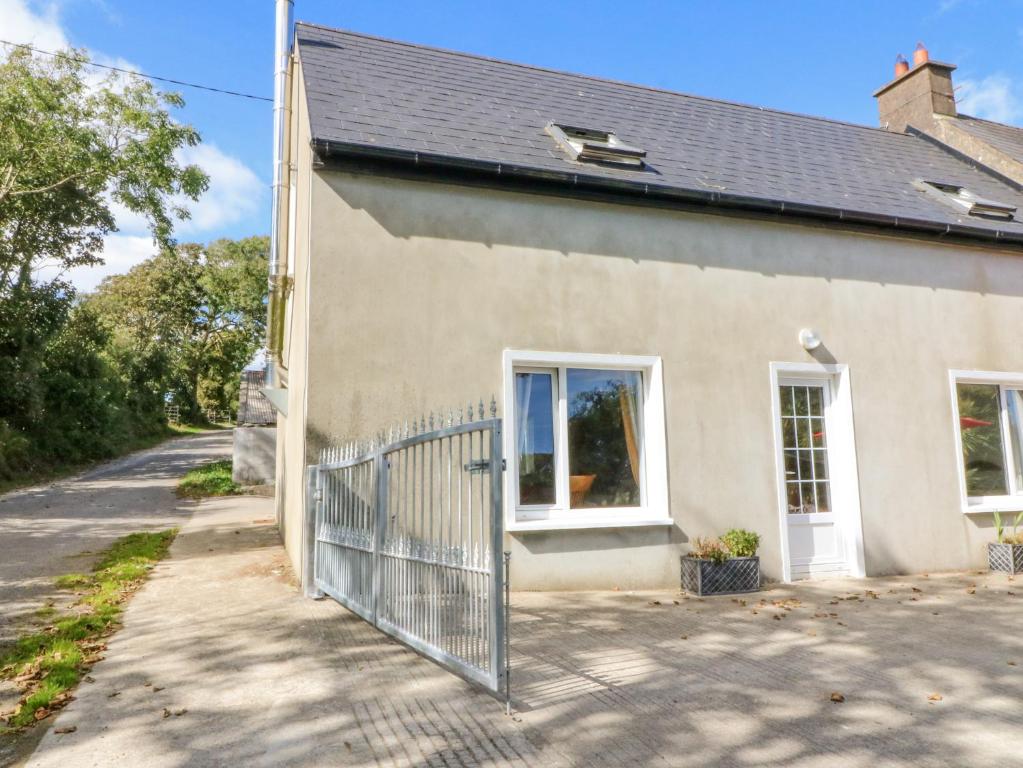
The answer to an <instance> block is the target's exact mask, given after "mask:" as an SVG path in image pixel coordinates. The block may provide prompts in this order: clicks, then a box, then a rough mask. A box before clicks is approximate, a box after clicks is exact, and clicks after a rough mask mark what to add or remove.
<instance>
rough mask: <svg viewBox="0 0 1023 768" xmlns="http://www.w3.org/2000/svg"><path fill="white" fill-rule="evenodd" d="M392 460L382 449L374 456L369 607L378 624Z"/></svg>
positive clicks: (382, 601)
mask: <svg viewBox="0 0 1023 768" xmlns="http://www.w3.org/2000/svg"><path fill="white" fill-rule="evenodd" d="M390 465H391V462H390V461H388V459H387V454H385V453H384V452H383V451H382V450H381V451H380V452H379V453H378V454H377V455H376V456H375V457H374V458H373V471H374V472H375V473H376V493H375V497H376V498H375V502H376V503H375V504H374V510H373V595H372V598H371V604H370V607H369V610H370V613H371V614H372V616H373V624H374V625H376V624H377V619H378V617H379V612H380V610H381V608H382V606H383V605H384V592H383V590H384V589H385V588H386V585H385V584H384V577H383V574H382V573H381V570H382V569H381V567H380V566H381V561H382V560H383V558H382V557H381V556H380V553H381V551H383V548H384V534H385V533H386V531H387V510H388V506H387V480H388V478H387V474H388V473H387V470H388V468H389V467H390Z"/></svg>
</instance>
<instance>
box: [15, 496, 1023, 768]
mask: <svg viewBox="0 0 1023 768" xmlns="http://www.w3.org/2000/svg"><path fill="white" fill-rule="evenodd" d="M271 519H272V504H271V502H270V500H269V499H258V498H235V499H219V500H210V501H206V502H203V503H202V504H201V505H200V507H199V508H198V509H197V510H196V513H195V515H194V516H193V517H192V518H191V519H190V520H189V522H188V523H187V524H186V526H185V527H184V529H183V531H182V534H181V535H180V536H179V537H178V539H177V540H176V541H175V543H174V545H173V547H172V549H171V557H170V558H169V559H168V560H166V561H164V562H163V563H161V564H160V565H159V566H158V567H157V569H156V570H155V572H154V574H153V578H152V579H151V580H150V581H149V582H148V583H147V584H146V586H145V587H144V588H143V589H142V590H141V591H140V592H139V594H138V595H136V597H135V598H134V599H133V601H132V603H131V604H130V605H129V607H128V610H127V612H126V616H125V626H124V628H123V629H122V630H121V631H120V632H119V633H118V634H117V635H115V636H114V637H113V638H112V639H111V642H110V644H109V650H108V653H107V658H106V659H105V660H103V661H101V662H100V663H99V664H97V665H96V667H94V669H93V671H92V677H93V678H94V679H95V682H93V683H91V684H84V685H82V686H81V687H80V689H79V691H78V694H77V700H76V701H74V702H72V704H71V705H70V706H69V707H68V708H67V709H66V710H65V711H64V712H63V713H62V714H61V715H60V716H59V719H58V721H57V725H58V726H62V727H63V728H72V727H73V728H75V730H74V731H73V732H71V733H57V732H56V729H51V730H50V731H49V732H48V733H47V735H46V736H45V738H44V740H43V742H42V743H41V744H40V747H39V749H38V750H37V751H36V752H35V754H34V755H33V756H32V758H31V759H30V760H29V762H28V765H29V766H32V768H77V767H78V766H114V765H146V766H150V767H153V768H177V767H178V766H235V765H246V766H325V765H344V766H543V767H544V768H547V766H779V767H780V766H798V767H800V768H804V767H809V766H814V767H816V766H821V767H823V766H829V767H831V766H840V767H856V768H859V767H862V768H868V767H869V768H876V767H877V766H899V767H904V768H910V766H912V767H913V768H919V767H920V766H942V767H943V768H944V767H946V766H970V767H971V768H986V767H987V766H991V767H992V768H994V767H995V766H997V767H998V768H1004V766H1008V765H1017V764H1019V762H1020V760H1019V756H1020V755H1023V728H1021V726H1023V708H1021V707H1020V702H1021V701H1023V602H1021V601H1023V597H1021V596H1018V595H1017V594H1014V593H1015V592H1016V588H1015V586H1014V585H1013V583H1012V582H1010V581H1008V580H1007V579H1006V577H1004V576H992V575H989V574H973V573H971V574H950V575H932V576H930V577H915V578H912V579H872V580H866V581H841V582H832V583H815V584H806V585H800V586H798V587H792V588H776V589H770V590H767V591H765V592H763V593H760V594H757V595H755V596H751V597H744V598H728V597H724V598H716V599H706V600H698V599H695V598H690V599H686V598H685V597H684V596H682V595H679V594H677V593H671V592H668V593H643V594H639V593H635V594H629V593H621V592H609V593H572V594H536V593H533V594H528V593H521V594H516V595H514V596H513V603H514V609H513V622H512V623H513V633H514V635H513V642H512V645H513V664H514V672H513V675H514V676H513V687H514V693H515V698H516V702H517V712H516V714H515V715H514V716H513V717H510V718H509V717H505V716H504V714H503V707H502V705H501V704H500V703H499V702H497V701H495V700H494V699H492V698H491V697H490V696H488V695H487V694H485V693H483V692H481V691H479V690H476V689H474V688H472V687H471V686H469V685H467V684H465V683H463V682H462V681H460V680H459V679H458V678H455V677H454V676H452V675H450V674H448V673H446V672H444V671H443V670H442V669H440V668H439V667H437V666H436V665H434V664H432V663H431V662H429V661H426V660H424V659H422V658H420V657H419V656H417V655H416V654H414V653H412V652H410V651H408V650H407V649H405V648H404V647H403V646H401V645H399V644H397V643H395V642H393V641H391V640H390V639H388V638H387V637H385V636H383V635H381V634H379V633H378V632H376V631H375V630H373V629H372V628H371V627H370V626H369V625H368V624H366V623H365V622H363V621H362V620H360V619H358V618H357V617H356V616H354V615H353V614H352V613H350V612H348V611H346V610H345V609H343V608H341V607H340V606H339V605H337V604H336V603H334V602H332V601H330V600H324V601H319V602H316V601H311V600H307V599H305V598H303V597H301V595H300V594H299V592H298V589H297V587H296V586H295V583H294V578H293V576H292V574H291V572H290V569H289V568H288V566H287V561H286V558H285V556H284V553H283V551H282V550H281V548H280V546H279V544H278V537H277V534H276V531H275V530H274V529H273V527H272V524H271ZM513 567H514V566H513ZM1020 586H1021V587H1023V584H1021V585H1020ZM1021 594H1023V591H1021ZM832 694H838V695H839V696H838V698H841V699H844V701H838V702H836V701H832Z"/></svg>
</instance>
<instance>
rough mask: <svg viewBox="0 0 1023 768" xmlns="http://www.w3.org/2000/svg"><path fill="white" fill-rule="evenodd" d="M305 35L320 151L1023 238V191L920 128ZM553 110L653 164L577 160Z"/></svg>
mask: <svg viewBox="0 0 1023 768" xmlns="http://www.w3.org/2000/svg"><path fill="white" fill-rule="evenodd" d="M296 45H297V49H298V52H299V57H300V59H301V62H302V69H303V76H304V79H305V89H306V97H307V102H308V109H309V118H310V122H311V129H312V137H313V145H314V148H315V149H316V150H317V152H318V154H319V155H320V156H321V158H328V159H332V160H335V161H338V162H345V161H346V160H354V159H356V158H359V159H360V160H362V161H375V162H380V163H384V162H390V163H398V162H404V163H407V164H409V166H410V167H411V164H412V163H414V164H415V167H416V168H418V169H419V172H438V173H439V172H441V171H442V170H443V169H458V170H459V172H460V173H463V174H464V173H476V174H484V175H489V177H490V178H491V179H492V181H493V183H497V184H500V183H511V182H512V181H513V180H514V179H532V180H534V181H535V182H536V183H542V184H547V185H550V184H556V185H562V186H564V185H568V186H571V187H573V188H575V189H579V190H582V189H585V190H607V189H611V190H613V191H614V192H615V194H623V195H624V194H634V195H643V196H648V197H657V198H659V199H660V198H669V199H674V200H678V201H680V202H685V203H687V204H689V205H692V204H693V203H700V204H706V205H712V206H732V207H737V208H740V209H747V210H749V209H752V210H761V211H763V212H769V213H773V214H781V215H787V214H794V215H800V216H813V217H818V218H829V219H842V220H843V221H846V222H850V223H865V224H870V225H874V226H885V227H888V226H896V227H903V228H909V229H917V230H925V231H928V232H932V233H936V234H942V235H943V234H949V233H951V234H959V235H963V236H967V237H983V238H985V239H998V240H1001V241H1002V242H1003V243H1008V242H1013V243H1015V244H1023V193H1021V192H1019V191H1018V190H1017V189H1016V188H1014V187H1012V186H1010V185H1008V184H1006V183H1005V182H1004V181H1002V180H1000V179H999V178H998V177H996V176H994V175H991V174H989V173H986V172H984V171H983V170H979V169H977V168H974V167H971V166H970V165H968V164H966V163H964V162H962V161H961V160H959V159H957V158H956V157H955V156H953V155H951V154H949V153H948V152H946V151H945V150H943V149H942V148H941V147H939V146H937V145H936V144H934V143H933V142H931V141H928V140H926V139H923V138H920V137H917V136H910V135H904V134H898V133H890V132H887V131H884V130H881V129H877V128H868V127H866V126H860V125H853V124H850V123H843V122H838V121H834V120H828V119H824V118H818V117H808V116H805V115H798V114H791V113H787V112H780V111H776V110H771V109H764V108H759V107H752V106H746V105H742V104H734V103H729V102H724V101H717V100H714V99H708V98H703V97H697V96H689V95H684V94H680V93H674V92H669V91H663V90H658V89H654V88H648V87H644V86H640V85H631V84H626V83H620V82H614V81H608V80H602V79H598V78H593V77H587V76H582V75H574V74H568V73H563V72H557V71H552V70H548V69H541V68H538V67H532V66H526V65H522V64H514V63H509V62H504V61H497V60H494V59H489V58H484V57H480V56H474V55H469V54H464V53H457V52H452V51H446V50H440V49H436V48H427V47H424V46H419V45H413V44H409V43H402V42H395V41H391V40H384V39H380V38H375V37H370V36H367V35H363V34H358V33H354V32H346V31H340V30H335V29H329V28H325V27H320V26H315V25H311V24H306V23H301V22H300V23H299V24H297V25H296ZM550 121H554V122H559V123H567V124H571V125H577V126H583V127H588V128H597V129H603V130H608V129H610V130H615V131H616V132H617V135H618V136H619V138H620V139H621V140H622V141H624V142H626V143H628V144H631V145H633V146H638V147H641V148H643V149H645V150H646V151H647V157H646V159H647V162H648V164H649V169H647V170H623V169H621V168H609V167H600V166H596V165H593V164H591V163H576V162H573V161H571V160H569V159H568V158H567V156H566V155H565V154H564V153H563V152H562V151H561V150H560V149H559V148H558V147H557V146H556V145H555V143H554V141H553V140H552V139H551V137H550V136H548V135H547V134H546V133H545V131H544V128H545V126H546V125H547V123H548V122H550ZM917 179H926V180H935V181H942V182H948V183H955V184H959V185H962V186H965V187H968V188H969V189H971V190H973V191H974V192H976V193H977V194H978V195H980V196H982V197H985V198H991V199H994V200H999V201H1002V202H1006V203H1009V204H1012V205H1016V206H1018V208H1019V209H1020V214H1019V217H1018V218H1019V219H1020V220H1019V221H1012V222H1006V221H998V220H987V219H980V218H976V217H971V216H968V215H966V214H963V213H961V212H960V211H958V210H956V209H955V208H953V207H950V206H946V205H945V204H943V203H942V202H941V201H938V200H934V199H932V198H931V197H929V196H927V195H925V194H923V193H921V192H920V191H918V190H917V189H916V188H914V186H913V184H912V183H913V181H914V180H917ZM559 193H563V190H562V191H561V192H559Z"/></svg>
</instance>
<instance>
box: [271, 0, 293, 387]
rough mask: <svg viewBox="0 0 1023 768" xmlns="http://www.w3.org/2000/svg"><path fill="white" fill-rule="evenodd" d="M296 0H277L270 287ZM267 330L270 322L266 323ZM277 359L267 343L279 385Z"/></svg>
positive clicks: (276, 263)
mask: <svg viewBox="0 0 1023 768" xmlns="http://www.w3.org/2000/svg"><path fill="white" fill-rule="evenodd" d="M294 5H295V4H294V0H274V10H275V14H274V115H273V120H274V151H273V152H274V153H273V164H274V167H273V188H272V197H271V201H270V270H269V272H270V275H269V280H270V290H271V291H272V290H273V289H274V287H275V286H276V284H277V279H278V277H279V273H280V268H281V232H280V212H281V194H282V192H283V186H284V162H285V160H284V119H285V109H284V102H285V97H286V92H285V91H286V88H287V83H288V58H289V56H290V55H291V26H292V24H291V20H292V13H293V11H294ZM267 329H268V331H269V330H270V324H269V323H268V324H267ZM275 366H276V360H275V359H274V355H273V352H272V351H270V344H267V357H266V383H265V386H267V387H275V386H277V370H276V367H275Z"/></svg>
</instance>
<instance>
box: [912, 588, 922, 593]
mask: <svg viewBox="0 0 1023 768" xmlns="http://www.w3.org/2000/svg"><path fill="white" fill-rule="evenodd" d="M912 589H913V591H914V592H923V590H922V589H920V588H919V587H913V588H912Z"/></svg>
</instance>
